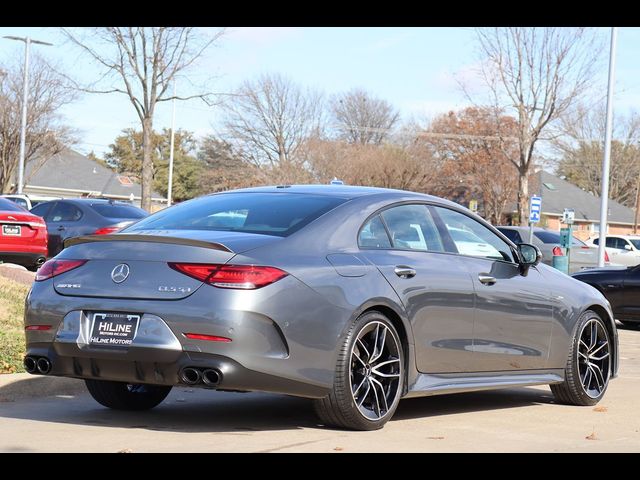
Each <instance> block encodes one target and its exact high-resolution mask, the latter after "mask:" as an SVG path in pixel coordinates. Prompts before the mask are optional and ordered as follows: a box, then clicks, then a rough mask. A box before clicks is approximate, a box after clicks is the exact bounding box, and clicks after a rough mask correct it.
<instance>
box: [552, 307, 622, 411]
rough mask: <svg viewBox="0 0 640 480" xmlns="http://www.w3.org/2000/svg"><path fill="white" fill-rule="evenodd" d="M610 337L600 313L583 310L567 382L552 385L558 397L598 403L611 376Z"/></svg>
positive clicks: (563, 399)
mask: <svg viewBox="0 0 640 480" xmlns="http://www.w3.org/2000/svg"><path fill="white" fill-rule="evenodd" d="M611 354H612V349H611V338H610V336H609V331H608V330H607V327H606V325H605V324H604V322H603V321H602V319H601V318H600V316H599V315H598V314H597V313H596V312H594V311H591V310H587V311H586V312H585V313H583V314H582V316H581V317H580V320H578V324H577V325H576V329H575V332H574V336H573V340H572V342H571V347H570V349H569V357H568V358H567V364H566V367H565V379H564V382H562V383H559V384H556V385H551V391H552V392H553V395H554V396H555V398H556V399H557V400H558V401H560V402H562V403H568V404H571V405H595V404H596V403H598V402H599V401H600V399H601V398H602V397H603V396H604V392H606V390H607V386H608V385H609V378H610V376H611Z"/></svg>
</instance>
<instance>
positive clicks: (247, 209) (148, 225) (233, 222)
mask: <svg viewBox="0 0 640 480" xmlns="http://www.w3.org/2000/svg"><path fill="white" fill-rule="evenodd" d="M345 201H346V199H344V198H334V197H328V196H322V195H301V194H289V193H226V194H218V195H211V196H206V197H201V198H197V199H194V200H190V201H188V202H184V203H181V204H178V205H176V206H174V207H171V208H167V209H166V210H162V211H160V212H158V213H155V214H153V215H151V216H150V217H147V218H146V219H144V220H142V221H140V222H138V223H136V224H135V225H133V226H132V227H129V228H127V229H125V230H123V231H126V232H127V233H132V232H136V231H140V230H174V229H175V230H221V231H234V232H247V233H261V234H265V235H276V236H280V237H286V236H288V235H291V234H292V233H293V232H295V231H297V230H300V229H301V228H302V227H304V226H305V225H307V224H309V223H310V222H312V221H313V220H315V219H316V218H318V217H320V216H321V215H323V214H324V213H326V212H328V211H329V210H332V209H334V208H335V207H337V206H338V205H340V204H341V203H344V202H345Z"/></svg>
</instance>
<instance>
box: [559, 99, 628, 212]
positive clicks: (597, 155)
mask: <svg viewBox="0 0 640 480" xmlns="http://www.w3.org/2000/svg"><path fill="white" fill-rule="evenodd" d="M605 118H606V116H605V110H604V106H603V105H602V106H600V108H595V109H593V108H586V107H579V108H576V109H574V110H573V111H572V112H571V114H570V115H568V116H567V117H566V118H565V119H563V121H562V122H561V123H560V127H559V129H560V132H561V133H562V135H559V136H558V138H557V139H556V140H555V141H554V146H555V147H556V149H557V151H558V152H559V153H560V155H561V158H560V161H559V162H558V164H557V172H558V173H559V174H561V175H564V176H565V177H566V178H567V179H568V180H569V181H571V182H572V183H575V184H576V185H578V186H579V187H580V188H582V189H583V190H586V191H588V192H591V193H593V194H594V195H600V192H601V188H602V156H603V152H604V143H603V141H604V131H605ZM613 124H614V132H613V137H614V138H613V141H612V143H611V172H610V176H609V178H610V182H609V194H610V196H611V198H613V199H614V200H616V201H618V202H620V203H622V204H623V205H626V206H628V207H630V208H636V210H637V209H638V198H639V195H640V116H639V115H638V113H637V112H635V111H632V112H630V114H629V115H626V116H622V115H616V117H615V118H614V122H613Z"/></svg>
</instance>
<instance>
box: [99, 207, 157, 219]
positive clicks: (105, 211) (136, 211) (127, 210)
mask: <svg viewBox="0 0 640 480" xmlns="http://www.w3.org/2000/svg"><path fill="white" fill-rule="evenodd" d="M91 208H93V209H94V210H95V211H96V212H98V213H99V214H100V215H102V216H103V217H106V218H135V219H138V218H144V217H146V216H147V212H145V211H144V210H142V209H141V208H137V207H134V206H132V205H116V204H111V203H92V204H91Z"/></svg>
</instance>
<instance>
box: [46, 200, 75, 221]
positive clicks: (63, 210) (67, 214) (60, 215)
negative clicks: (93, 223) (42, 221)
mask: <svg viewBox="0 0 640 480" xmlns="http://www.w3.org/2000/svg"><path fill="white" fill-rule="evenodd" d="M81 218H82V211H81V210H80V209H79V208H78V207H76V206H75V205H73V204H71V203H66V202H58V203H57V204H56V206H55V207H53V210H52V212H51V215H50V218H49V220H50V221H51V222H77V221H78V220H80V219H81Z"/></svg>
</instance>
